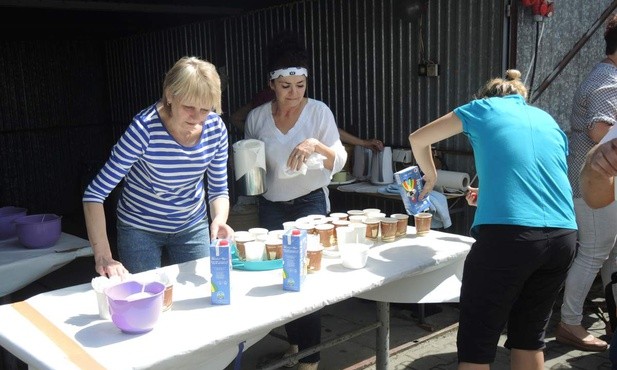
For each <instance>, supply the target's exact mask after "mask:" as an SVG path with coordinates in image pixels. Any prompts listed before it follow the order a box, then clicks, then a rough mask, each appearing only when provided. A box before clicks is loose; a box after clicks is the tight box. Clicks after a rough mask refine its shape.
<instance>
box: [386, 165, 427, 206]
mask: <svg viewBox="0 0 617 370" xmlns="http://www.w3.org/2000/svg"><path fill="white" fill-rule="evenodd" d="M394 179H395V180H396V183H397V184H398V190H399V193H400V194H401V198H402V199H403V204H404V205H405V210H406V211H407V214H410V215H415V214H418V213H420V212H424V211H426V210H427V209H429V207H430V203H429V197H428V195H427V196H426V197H424V199H422V200H420V199H419V196H420V192H421V191H422V187H423V186H424V180H423V179H422V174H421V173H420V167H418V166H410V167H407V168H405V169H404V170H400V171H398V172H395V173H394Z"/></svg>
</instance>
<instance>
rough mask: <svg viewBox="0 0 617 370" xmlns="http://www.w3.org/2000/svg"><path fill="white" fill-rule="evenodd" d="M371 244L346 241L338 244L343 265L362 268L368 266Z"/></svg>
mask: <svg viewBox="0 0 617 370" xmlns="http://www.w3.org/2000/svg"><path fill="white" fill-rule="evenodd" d="M370 248H371V245H370V244H364V243H344V244H341V245H339V246H338V249H339V253H340V254H341V261H342V263H343V266H345V267H347V268H348V269H354V270H355V269H361V268H363V267H364V266H366V261H367V260H368V251H369V249H370Z"/></svg>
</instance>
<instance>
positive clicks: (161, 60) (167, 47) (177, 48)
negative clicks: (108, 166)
mask: <svg viewBox="0 0 617 370" xmlns="http://www.w3.org/2000/svg"><path fill="white" fill-rule="evenodd" d="M217 23H218V22H208V23H197V24H192V25H189V26H183V27H180V28H173V29H168V30H164V31H161V32H156V33H149V34H142V35H137V36H133V37H130V38H125V39H120V40H114V41H110V42H108V43H107V44H106V48H105V49H106V55H107V58H106V61H107V70H108V84H109V95H110V101H111V121H112V123H113V125H114V136H116V137H119V135H120V134H122V132H123V131H124V129H125V128H126V127H127V126H128V124H129V123H130V121H131V119H132V118H133V116H135V114H137V113H138V112H139V111H140V110H141V109H143V108H145V107H147V106H148V105H150V104H153V103H154V102H156V101H157V100H158V99H159V98H160V97H161V95H162V91H161V87H162V85H163V79H164V78H165V73H166V72H167V70H168V69H169V68H170V67H171V66H172V65H173V64H174V63H175V62H176V61H177V60H178V59H180V58H181V57H183V56H185V55H191V56H197V57H200V58H203V59H206V60H208V61H211V62H213V63H215V64H216V55H217V52H216V47H217V42H216V40H217V29H216V27H217Z"/></svg>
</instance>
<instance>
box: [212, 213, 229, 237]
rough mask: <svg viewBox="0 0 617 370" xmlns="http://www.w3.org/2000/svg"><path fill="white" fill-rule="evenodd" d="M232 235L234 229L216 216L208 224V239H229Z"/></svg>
mask: <svg viewBox="0 0 617 370" xmlns="http://www.w3.org/2000/svg"><path fill="white" fill-rule="evenodd" d="M233 235H234V229H232V228H231V226H229V225H227V224H226V223H224V222H220V221H219V220H217V219H216V218H215V219H214V220H213V221H212V223H211V224H210V240H214V239H231V238H232V237H233Z"/></svg>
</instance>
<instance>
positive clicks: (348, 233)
mask: <svg viewBox="0 0 617 370" xmlns="http://www.w3.org/2000/svg"><path fill="white" fill-rule="evenodd" d="M335 232H336V240H337V244H338V245H340V244H345V243H354V242H355V236H356V230H355V229H354V228H353V227H351V226H341V227H337V228H336V230H335Z"/></svg>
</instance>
